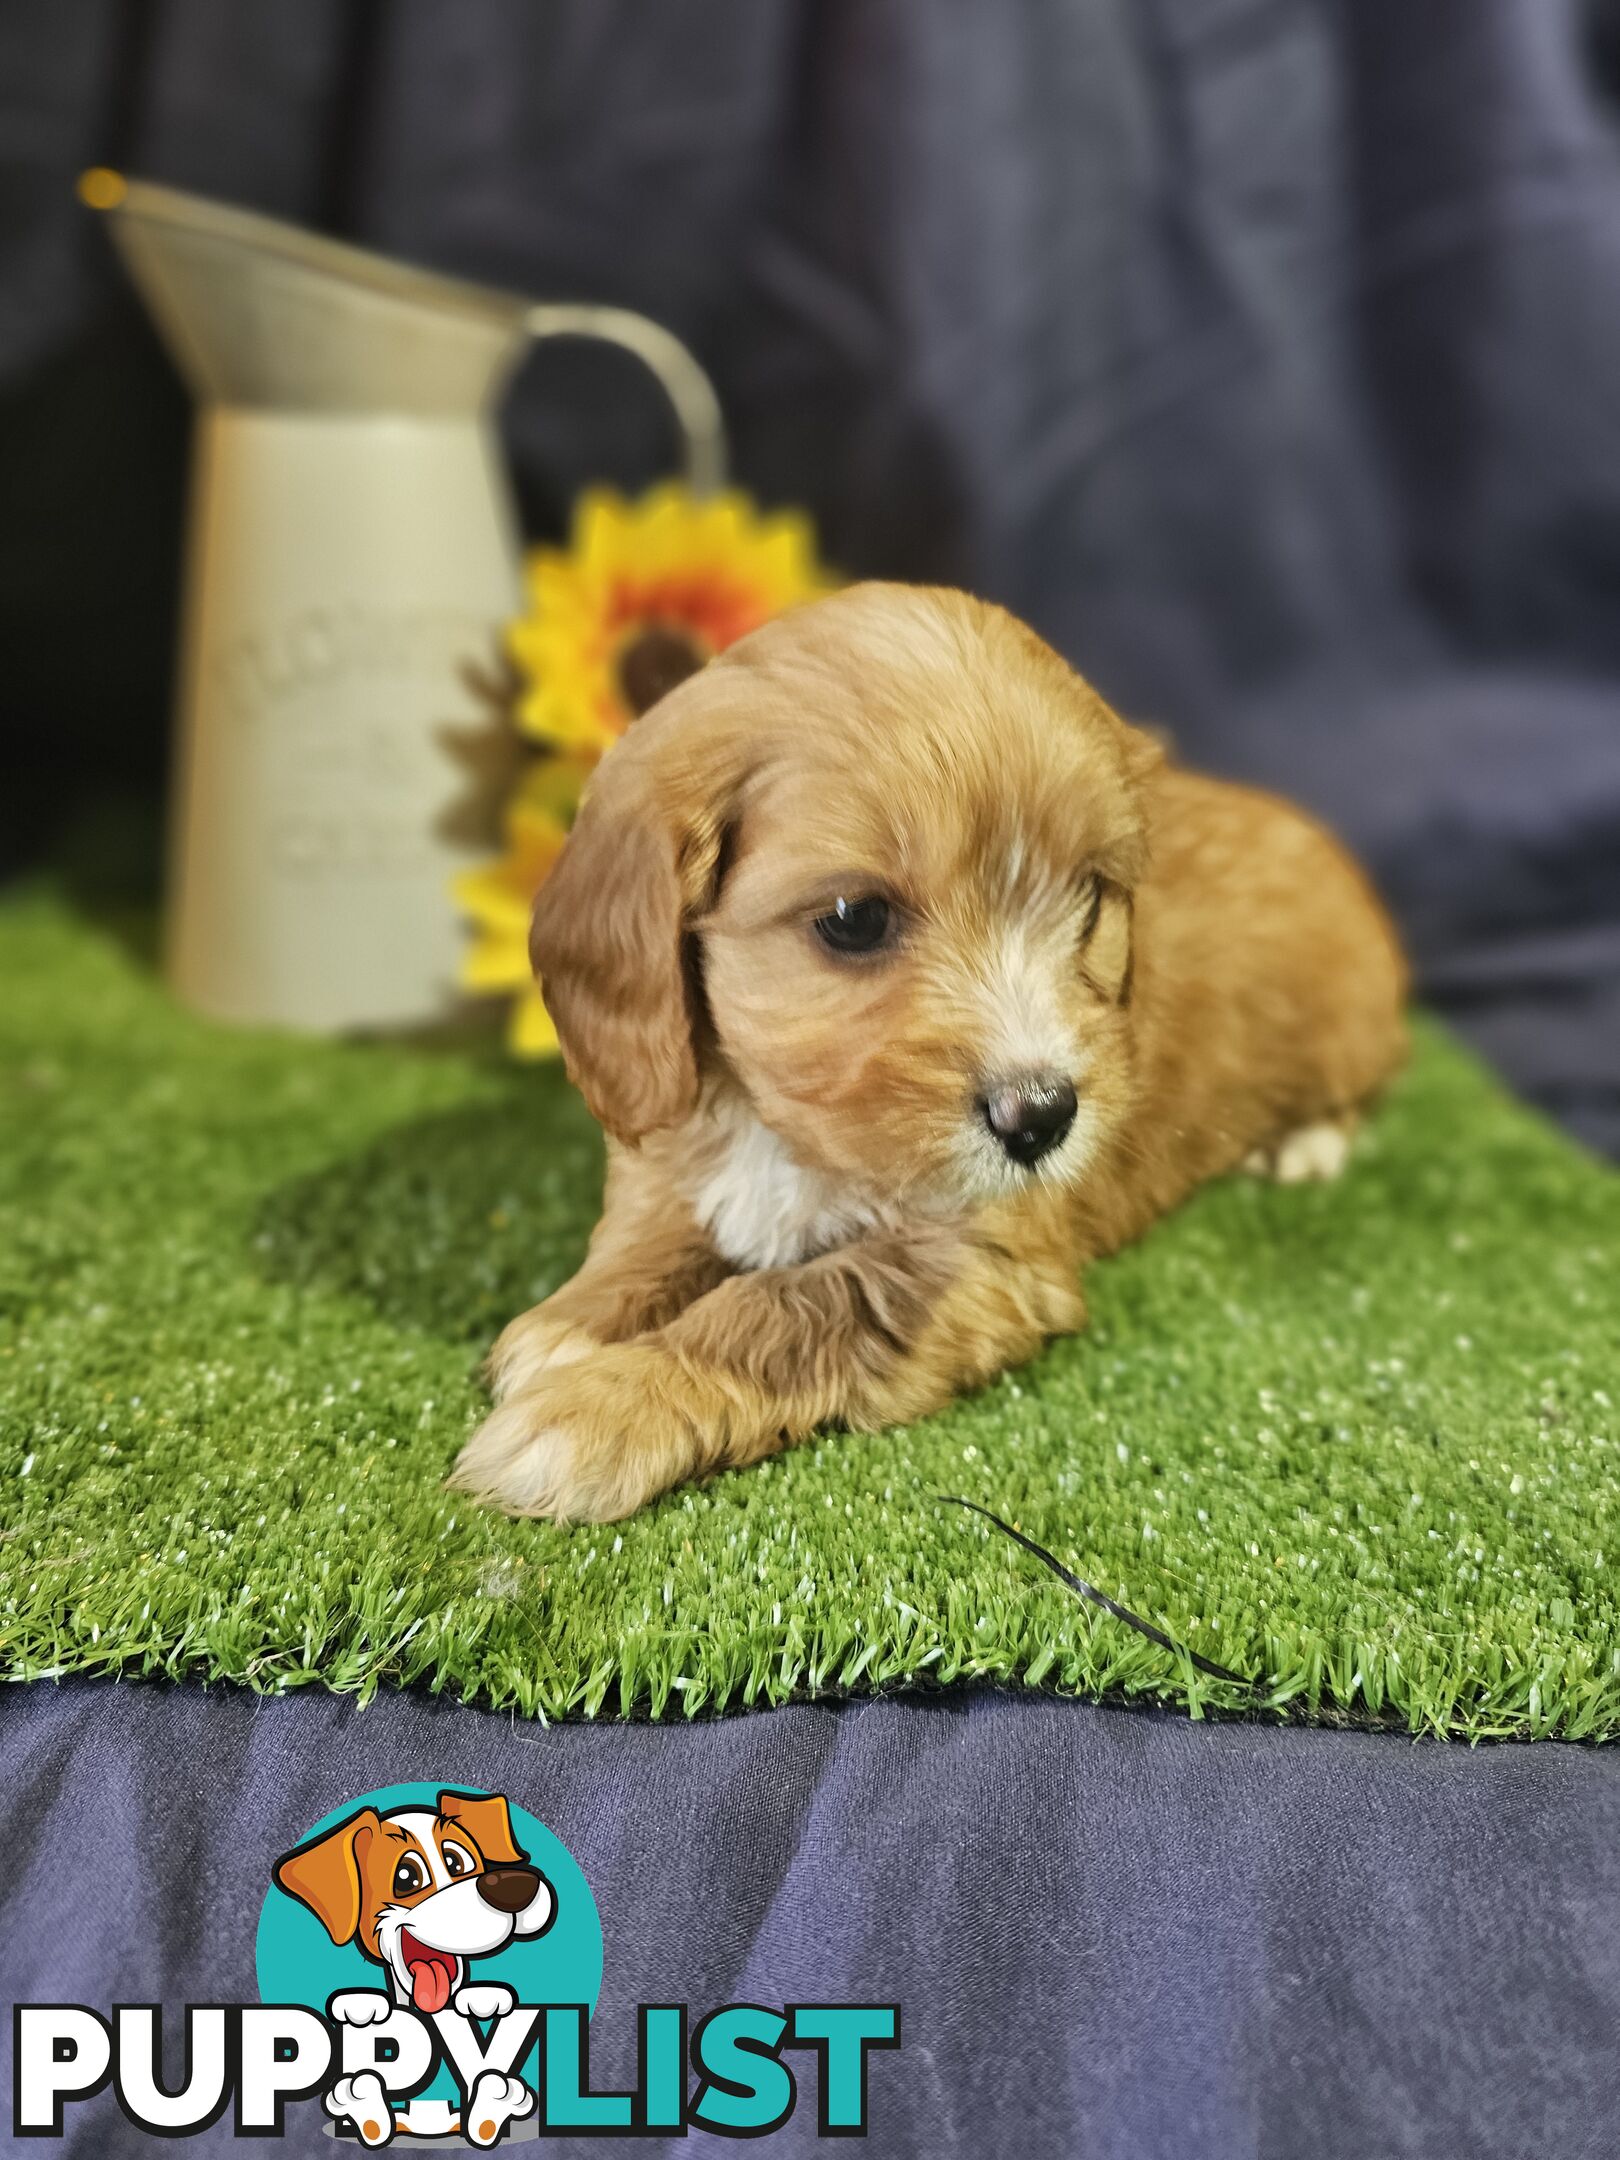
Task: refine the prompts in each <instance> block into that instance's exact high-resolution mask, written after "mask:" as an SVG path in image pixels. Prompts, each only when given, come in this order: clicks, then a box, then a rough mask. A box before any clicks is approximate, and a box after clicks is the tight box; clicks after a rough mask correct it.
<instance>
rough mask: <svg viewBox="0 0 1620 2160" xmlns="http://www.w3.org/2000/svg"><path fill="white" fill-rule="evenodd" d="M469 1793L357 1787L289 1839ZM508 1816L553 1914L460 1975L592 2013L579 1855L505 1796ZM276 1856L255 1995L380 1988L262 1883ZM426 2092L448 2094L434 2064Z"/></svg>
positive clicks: (590, 1913)
mask: <svg viewBox="0 0 1620 2160" xmlns="http://www.w3.org/2000/svg"><path fill="white" fill-rule="evenodd" d="M447 1791H456V1792H463V1791H466V1792H478V1793H482V1791H483V1788H482V1786H459V1785H458V1786H454V1787H451V1786H447V1785H445V1784H444V1783H442V1782H436V1783H433V1784H427V1783H424V1782H422V1781H420V1780H418V1781H417V1782H416V1783H415V1784H407V1785H383V1786H380V1787H379V1788H378V1789H377V1790H376V1791H375V1792H366V1793H357V1794H356V1795H355V1797H354V1799H352V1800H346V1801H345V1802H344V1804H343V1806H342V1807H338V1808H333V1809H332V1811H331V1813H330V1814H327V1815H323V1816H322V1817H321V1818H320V1820H319V1821H318V1822H313V1823H311V1824H310V1826H309V1828H308V1829H307V1830H306V1831H305V1832H304V1834H303V1836H302V1837H300V1838H298V1839H296V1840H295V1841H294V1842H295V1843H296V1844H299V1845H305V1844H308V1842H309V1840H310V1839H311V1838H315V1837H319V1836H320V1834H321V1832H322V1831H323V1830H330V1829H333V1828H334V1827H335V1826H336V1825H337V1824H338V1823H341V1822H347V1821H348V1819H349V1817H350V1816H351V1815H355V1814H358V1813H359V1811H360V1810H361V1808H366V1807H373V1808H375V1809H376V1810H377V1813H378V1814H379V1815H386V1814H387V1813H388V1812H389V1810H390V1809H392V1808H402V1807H418V1808H436V1807H437V1806H438V1804H439V1795H440V1793H441V1792H447ZM507 1806H508V1807H509V1808H510V1810H511V1814H512V1835H513V1836H514V1837H515V1838H516V1839H517V1842H518V1844H519V1845H520V1846H521V1847H522V1849H523V1850H524V1851H525V1852H526V1853H527V1854H528V1856H529V1858H530V1859H531V1860H532V1861H533V1862H534V1864H535V1866H536V1867H537V1868H538V1869H539V1870H540V1872H541V1874H542V1875H544V1876H545V1878H546V1880H547V1881H548V1882H549V1883H550V1885H551V1890H552V1895H553V1896H554V1897H555V1898H556V1900H557V1912H556V1917H555V1919H553V1921H552V1923H551V1925H550V1927H548V1928H547V1929H546V1932H545V1933H544V1934H543V1935H541V1936H538V1937H535V1938H533V1939H531V1940H529V1941H525V1940H523V1938H522V1937H520V1936H514V1937H513V1939H512V1941H511V1942H509V1943H508V1944H507V1946H506V1948H505V1949H504V1950H500V1951H497V1952H496V1953H495V1954H494V1955H493V1956H491V1957H480V1958H473V1959H471V1960H470V1961H469V1969H468V1972H467V1974H466V1978H467V1979H468V1980H471V1981H473V1982H475V1983H476V1982H478V1981H480V1980H499V1981H503V1982H504V1983H505V1985H506V1986H507V1987H509V1988H510V1989H511V1990H512V1992H513V1993H514V1994H515V1995H516V1996H517V1999H518V2001H519V2002H520V2003H584V2005H585V2006H586V2010H587V2012H588V2013H589V2014H590V2015H592V2016H594V2015H595V2012H596V1998H597V1996H598V1994H599V1993H600V1992H601V1987H602V1922H601V1920H600V1918H599V1917H598V1914H597V1910H596V1899H595V1898H594V1897H593V1896H592V1895H591V1886H590V1884H589V1883H588V1882H587V1881H586V1880H585V1877H584V1874H583V1872H582V1871H581V1869H580V1865H579V1862H578V1861H577V1860H576V1859H575V1858H574V1856H573V1854H572V1853H571V1852H570V1851H569V1850H568V1847H567V1846H566V1845H565V1844H564V1843H563V1841H562V1839H561V1838H560V1837H558V1836H557V1835H556V1833H555V1831H552V1830H548V1829H547V1828H546V1826H545V1824H544V1823H543V1822H542V1821H541V1820H540V1818H539V1816H538V1815H531V1814H530V1813H529V1811H528V1809H527V1808H523V1807H519V1806H518V1804H517V1802H516V1801H515V1800H512V1799H508V1800H507ZM280 1857H281V1855H280V1854H279V1853H274V1854H271V1855H270V1856H269V1858H268V1859H267V1860H266V1862H265V1872H266V1879H267V1888H266V1892H265V1900H264V1907H263V1910H262V1911H261V1912H260V1914H259V1932H258V1936H257V1939H256V1941H255V1944H254V1963H255V1966H256V1968H257V1971H258V1979H259V2000H260V2001H261V2002H267V2003H301V2004H303V2005H304V2006H305V2007H306V2008H308V2009H311V2010H318V2011H320V2012H322V2013H323V2014H324V2013H325V2010H326V2005H327V2000H328V1998H329V1997H330V1996H332V1995H335V1994H337V1993H338V1992H339V1991H340V1990H341V1989H344V1988H371V1989H374V1990H379V1991H383V1990H386V1989H387V1986H388V1976H387V1974H386V1973H385V1971H384V1970H383V1968H382V1966H380V1965H377V1964H374V1963H373V1961H372V1960H371V1959H370V1958H368V1957H366V1956H365V1955H364V1954H363V1953H362V1952H361V1950H360V1949H359V1948H358V1947H357V1946H356V1945H355V1944H354V1943H335V1942H333V1940H332V1938H331V1937H330V1936H329V1935H328V1934H327V1932H326V1930H325V1928H324V1927H322V1925H321V1923H320V1922H319V1920H317V1919H316V1917H315V1915H314V1914H313V1913H312V1912H311V1911H310V1910H309V1908H308V1907H307V1906H305V1905H301V1904H300V1903H299V1902H298V1900H297V1898H295V1897H290V1896H289V1895H288V1893H287V1892H286V1891H285V1890H282V1889H278V1888H277V1886H276V1884H275V1883H274V1882H273V1881H269V1879H268V1878H269V1869H270V1867H271V1865H272V1864H273V1862H274V1861H275V1860H278V1859H279V1858H280ZM535 2053H536V2051H535V2050H534V2049H532V2048H531V2049H530V2050H529V2053H528V2055H527V2056H526V2057H525V2058H524V2060H523V2062H522V2063H519V2064H518V2065H516V2068H517V2072H518V2075H519V2076H520V2077H524V2078H526V2079H528V2081H529V2082H530V2083H531V2084H532V2083H533V2082H534V2061H535ZM427 2090H428V2093H429V2094H430V2095H432V2096H433V2097H435V2098H440V2097H442V2098H446V2099H453V2098H455V2097H456V2085H455V2080H454V2079H453V2078H452V2077H451V2075H450V2072H449V2071H448V2069H446V2068H444V2067H443V2066H442V2065H441V2067H440V2068H439V2070H438V2071H437V2072H436V2074H435V2076H434V2079H433V2082H432V2084H431V2085H430V2086H429V2087H428V2088H427Z"/></svg>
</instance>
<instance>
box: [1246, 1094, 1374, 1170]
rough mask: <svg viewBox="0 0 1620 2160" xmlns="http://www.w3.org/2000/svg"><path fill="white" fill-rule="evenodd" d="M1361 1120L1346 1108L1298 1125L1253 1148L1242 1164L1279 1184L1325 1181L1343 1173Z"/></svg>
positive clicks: (1355, 1113) (1354, 1112)
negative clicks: (1334, 1115) (1327, 1116)
mask: <svg viewBox="0 0 1620 2160" xmlns="http://www.w3.org/2000/svg"><path fill="white" fill-rule="evenodd" d="M1359 1122H1360V1119H1359V1116H1358V1114H1357V1112H1356V1111H1354V1110H1346V1111H1343V1112H1341V1113H1340V1114H1339V1115H1338V1116H1337V1117H1329V1118H1318V1119H1316V1120H1315V1121H1314V1122H1313V1123H1311V1124H1309V1125H1298V1126H1296V1127H1295V1128H1294V1130H1293V1131H1292V1132H1288V1133H1284V1134H1283V1136H1282V1137H1281V1139H1279V1140H1274V1141H1272V1142H1270V1143H1269V1144H1268V1145H1267V1146H1265V1147H1258V1148H1253V1149H1251V1150H1250V1152H1249V1153H1248V1154H1247V1155H1246V1156H1245V1157H1244V1159H1243V1168H1244V1169H1245V1170H1247V1171H1250V1172H1252V1173H1253V1175H1254V1176H1256V1177H1268V1178H1273V1179H1275V1181H1276V1182H1277V1183H1278V1184H1279V1185H1308V1184H1321V1183H1326V1182H1327V1181H1328V1180H1329V1179H1332V1178H1336V1177H1338V1176H1340V1175H1341V1174H1342V1173H1343V1170H1344V1167H1345V1164H1346V1163H1347V1162H1348V1161H1349V1160H1350V1145H1351V1142H1352V1141H1353V1140H1354V1139H1355V1135H1356V1126H1357V1125H1358V1123H1359Z"/></svg>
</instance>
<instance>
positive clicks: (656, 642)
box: [614, 622, 709, 720]
mask: <svg viewBox="0 0 1620 2160" xmlns="http://www.w3.org/2000/svg"><path fill="white" fill-rule="evenodd" d="M708 657H709V655H708V652H707V650H706V649H705V647H704V645H703V644H702V642H701V641H700V640H699V639H698V638H697V637H696V636H695V635H694V634H693V632H692V631H690V630H686V629H683V628H682V627H681V626H680V624H678V623H669V622H649V623H642V624H640V625H639V626H638V627H637V628H636V629H634V630H632V631H631V633H630V635H629V636H628V637H627V638H626V639H625V641H624V643H623V644H622V645H621V646H620V647H619V650H618V653H617V656H616V658H615V663H614V667H615V672H616V674H617V676H618V679H619V695H620V696H621V697H622V698H623V699H624V702H625V704H626V705H627V706H628V707H629V708H630V711H631V714H632V715H633V717H634V718H636V719H637V720H639V719H640V718H641V716H642V714H643V713H644V712H647V711H648V710H649V709H650V708H651V707H652V706H654V705H656V704H657V703H658V700H659V699H660V698H661V697H663V696H665V695H666V694H667V693H668V692H669V691H671V690H673V689H674V687H675V685H676V684H677V683H683V682H685V680H686V678H687V676H688V675H695V674H696V673H697V671H698V669H699V668H700V667H702V665H703V663H704V661H705V660H707V659H708Z"/></svg>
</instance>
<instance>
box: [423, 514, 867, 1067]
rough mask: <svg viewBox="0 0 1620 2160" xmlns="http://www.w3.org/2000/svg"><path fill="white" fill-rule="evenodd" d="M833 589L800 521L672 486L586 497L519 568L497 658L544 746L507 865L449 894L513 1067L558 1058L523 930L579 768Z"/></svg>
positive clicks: (510, 830) (518, 809) (514, 824)
mask: <svg viewBox="0 0 1620 2160" xmlns="http://www.w3.org/2000/svg"><path fill="white" fill-rule="evenodd" d="M831 583H832V580H831V579H830V578H828V576H827V575H826V573H825V572H824V571H823V570H822V569H821V568H820V566H819V564H818V563H817V560H816V553H815V542H814V537H813V534H812V531H811V526H810V521H809V519H808V518H806V517H804V516H802V515H801V514H800V513H799V512H797V511H778V512H774V513H772V514H771V515H769V516H762V515H761V514H760V512H759V511H757V510H756V509H755V508H754V506H753V504H752V503H751V502H750V501H749V500H748V498H747V496H745V495H739V494H734V493H733V494H724V495H710V496H694V495H692V494H690V493H688V492H687V491H686V490H685V489H684V488H680V487H661V488H656V489H654V491H653V492H652V493H651V494H650V495H646V496H643V498H642V499H641V501H640V502H636V503H627V502H625V501H623V500H622V499H621V498H620V497H619V496H617V495H613V494H609V493H607V492H605V491H600V490H598V491H594V492H592V493H590V494H587V495H585V496H583V497H582V498H581V501H580V504H579V508H578V510H577V511H576V513H575V517H574V531H573V538H572V540H571V542H570V544H569V546H568V547H566V548H539V549H537V550H536V551H535V553H534V554H533V555H532V556H531V558H530V561H529V569H528V594H529V604H528V609H527V612H526V613H525V614H523V615H522V616H520V617H519V618H518V620H517V621H516V622H515V623H514V624H513V625H512V627H511V630H510V632H509V634H508V645H509V648H510V652H511V656H512V659H513V660H514V662H515V663H516V665H517V668H518V670H519V680H520V690H519V695H518V699H517V703H516V707H515V711H516V717H517V721H518V724H519V726H520V727H521V728H522V730H523V731H524V733H525V734H527V735H530V736H532V737H534V738H535V739H536V740H537V741H538V742H539V743H541V744H543V745H544V746H545V748H544V751H543V753H542V754H541V755H540V756H539V757H538V758H536V759H535V761H534V762H533V763H532V764H531V765H530V767H529V769H528V771H527V772H526V773H525V774H524V776H523V777H522V779H521V780H520V781H519V782H518V786H517V791H516V793H515V794H514V796H513V799H512V802H511V804H510V805H509V807H508V809H507V813H506V851H505V853H504V854H502V855H500V856H499V857H497V858H496V860H495V861H493V862H490V863H486V864H485V865H484V866H483V867H482V868H481V869H478V870H473V871H469V872H467V873H466V874H464V875H463V876H461V877H459V878H457V880H456V882H455V894H456V898H457V900H458V901H459V902H460V904H461V906H462V908H463V909H464V910H465V911H466V913H467V914H468V915H469V916H470V917H471V918H472V923H473V931H474V934H473V939H472V943H471V944H470V945H469V947H468V949H467V954H466V958H465V960H464V962H463V964H462V971H461V980H462V985H463V987H464V988H465V989H468V990H472V991H475V992H478V993H481V994H483V995H485V996H490V997H509V998H511V999H512V1000H513V1004H512V1012H511V1019H510V1022H509V1025H508V1040H509V1042H510V1044H511V1047H512V1049H513V1050H514V1051H515V1052H516V1054H517V1055H518V1056H519V1057H547V1056H551V1055H554V1054H555V1052H556V1049H557V1033H556V1030H555V1029H554V1028H553V1026H552V1024H551V1017H550V1015H549V1014H548V1013H547V1011H546V1008H545V1003H544V1000H543V999H542V997H541V995H540V991H539V988H538V986H537V985H536V983H535V981H534V979H533V977H532V975H531V973H530V969H529V918H530V915H531V914H532V912H533V908H534V896H535V894H536V892H538V890H539V889H540V885H541V883H542V881H543V880H544V879H545V877H546V875H547V874H548V872H549V871H550V869H551V866H552V864H553V863H554V862H555V861H556V859H557V856H558V854H559V853H560V852H561V849H562V844H563V842H564V840H566V839H567V837H568V829H569V827H570V825H571V824H572V823H573V820H574V813H575V811H576V810H577V809H578V807H579V799H580V795H581V793H582V792H583V790H584V785H585V782H586V780H587V778H588V777H589V775H590V772H591V768H592V767H593V766H594V765H595V763H596V761H597V759H598V758H600V757H601V756H602V754H603V752H604V751H606V750H609V749H611V748H612V746H613V744H614V743H615V742H617V740H618V739H619V737H620V736H621V735H622V734H623V733H624V731H625V729H626V728H627V727H629V726H630V724H631V722H632V721H634V720H637V719H639V718H640V716H641V715H642V714H643V713H644V712H645V711H646V710H647V709H648V707H649V706H651V705H655V704H656V703H657V702H658V700H659V699H660V698H661V697H662V696H663V695H664V693H665V691H667V690H673V689H674V687H675V685H676V684H677V683H678V682H683V681H684V680H685V679H686V677H687V676H688V675H693V674H695V673H696V672H697V670H698V669H699V668H700V667H702V665H703V663H704V662H705V661H706V660H708V659H709V658H711V657H712V655H713V654H715V653H717V652H723V651H724V649H725V648H726V646H728V645H729V644H731V643H732V642H733V640H734V639H736V638H740V637H741V636H742V635H743V634H744V633H745V632H746V631H749V630H753V629H755V628H757V627H758V625H759V624H760V623H762V622H765V621H768V620H769V618H770V617H771V616H772V615H779V614H780V613H781V612H782V610H783V609H784V608H787V607H791V606H792V605H793V604H794V602H795V601H799V600H807V599H809V598H810V597H811V596H812V595H813V594H815V593H818V592H823V591H825V590H826V589H827V587H828V586H829V585H830V584H831Z"/></svg>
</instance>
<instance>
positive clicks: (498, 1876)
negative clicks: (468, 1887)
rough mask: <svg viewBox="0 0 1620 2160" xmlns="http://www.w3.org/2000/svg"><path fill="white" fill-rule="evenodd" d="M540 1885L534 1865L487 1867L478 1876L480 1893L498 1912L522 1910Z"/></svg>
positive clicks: (531, 1900)
mask: <svg viewBox="0 0 1620 2160" xmlns="http://www.w3.org/2000/svg"><path fill="white" fill-rule="evenodd" d="M539 1887H540V1877H539V1875H538V1874H537V1873H536V1871H535V1870H534V1869H533V1868H532V1867H491V1868H485V1870H484V1872H483V1874H482V1875H480V1876H479V1878H478V1895H479V1896H480V1897H481V1898H482V1899H483V1901H484V1903H485V1904H486V1905H493V1906H494V1908H495V1910H496V1911H497V1912H505V1913H515V1912H522V1910H523V1908H524V1907H525V1905H529V1904H532V1903H533V1900H534V1893H535V1892H536V1891H537V1890H538V1889H539Z"/></svg>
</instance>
